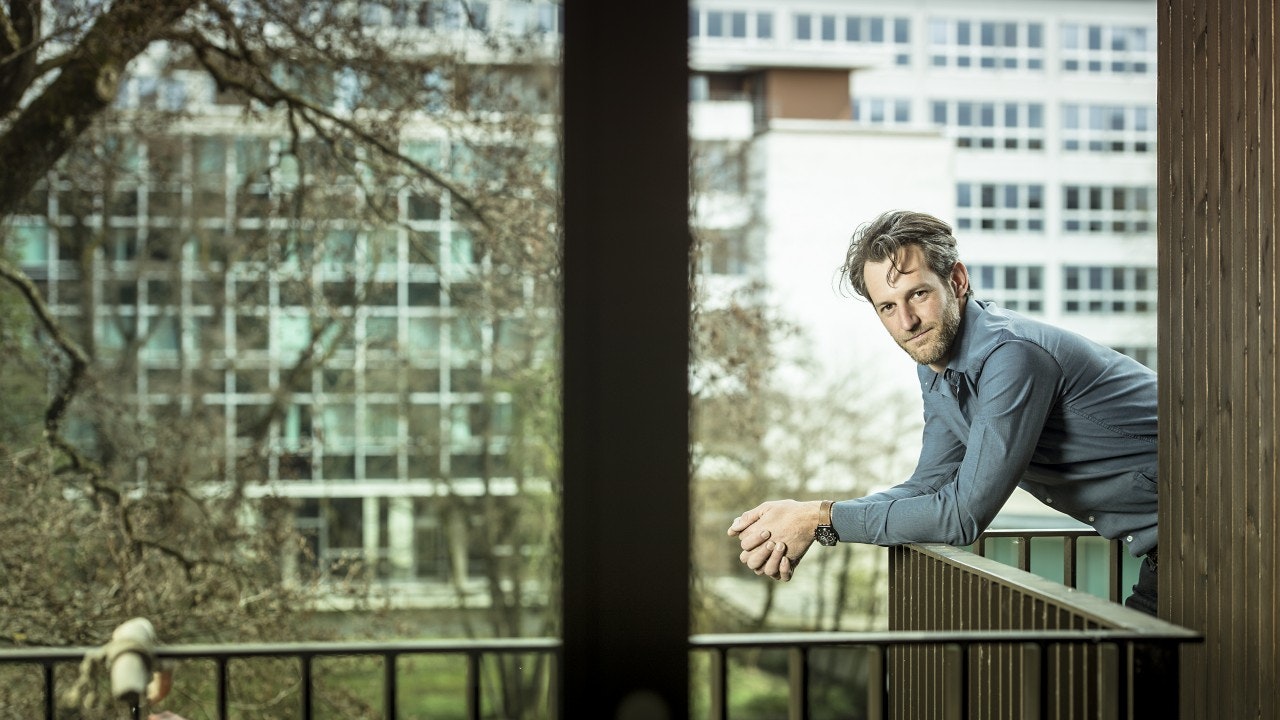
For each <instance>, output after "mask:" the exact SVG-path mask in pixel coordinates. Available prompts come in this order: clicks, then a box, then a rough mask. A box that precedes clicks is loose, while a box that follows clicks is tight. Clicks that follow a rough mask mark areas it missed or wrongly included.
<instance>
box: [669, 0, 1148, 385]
mask: <svg viewBox="0 0 1280 720" xmlns="http://www.w3.org/2000/svg"><path fill="white" fill-rule="evenodd" d="M1155 13H1156V8H1155V5H1154V4H1153V3H1150V2H1132V1H1127V0H1065V1H1062V2H1039V1H1037V2H1025V3H1005V2H995V1H990V0H988V1H984V0H914V1H911V2H903V3H894V4H891V5H886V4H884V3H873V2H859V1H858V0H830V1H824V0H818V1H814V2H794V3H783V4H777V3H763V2H746V1H743V2H732V1H729V0H701V1H700V2H696V3H694V4H693V7H692V9H691V10H690V14H689V36H690V57H691V65H692V72H693V76H692V79H691V98H692V108H693V109H692V112H693V124H692V128H693V130H692V132H693V134H694V138H695V141H696V142H697V143H698V144H700V145H702V146H706V147H710V148H713V149H714V148H727V147H736V148H739V149H740V152H739V154H740V155H741V156H742V157H744V158H745V159H744V160H743V162H744V163H745V164H744V170H743V171H742V173H743V175H744V177H745V176H749V177H750V182H746V183H743V185H742V192H741V193H740V194H739V200H740V204H739V205H738V206H737V214H736V215H735V214H734V213H732V212H727V211H724V210H723V209H721V210H720V211H719V212H711V211H708V212H705V213H703V217H702V218H700V221H701V222H702V223H703V224H704V225H706V226H709V227H712V228H713V229H715V231H716V232H715V236H716V238H717V241H718V242H720V243H723V244H726V245H727V246H732V247H733V249H731V250H728V249H726V250H722V251H720V254H721V256H722V257H724V258H741V260H738V261H736V262H720V263H719V264H716V263H714V262H712V263H708V264H707V267H706V269H707V270H708V271H709V272H711V273H713V274H719V275H722V276H734V275H738V276H742V275H748V274H752V273H756V274H757V275H758V276H759V277H762V278H764V279H766V280H767V281H768V283H769V285H770V286H771V287H772V288H773V292H774V296H773V298H774V300H775V301H776V302H777V303H778V305H779V306H780V307H782V308H785V309H786V311H787V312H789V313H790V314H792V315H793V316H794V317H795V318H797V319H799V320H800V321H801V322H802V323H803V324H804V325H805V326H806V327H808V328H810V329H811V333H812V334H811V336H810V338H809V342H810V343H811V348H812V351H813V354H814V355H816V356H817V357H819V358H821V359H824V360H826V361H827V366H828V368H832V369H833V371H837V372H838V371H839V369H840V368H842V367H843V368H847V367H849V366H861V367H865V366H866V363H868V362H874V361H876V360H877V359H878V358H880V357H882V356H883V355H885V354H886V353H887V354H889V355H893V354H894V353H895V352H896V350H894V348H893V345H892V344H891V343H890V342H888V339H887V338H883V337H882V335H883V331H880V330H878V324H877V323H875V321H874V320H873V319H872V317H871V314H870V313H869V312H863V311H862V310H863V308H862V307H861V306H859V305H858V304H857V303H855V302H854V301H851V300H850V299H848V298H844V297H840V295H839V293H838V292H836V291H835V290H834V287H835V283H834V280H835V278H834V277H833V271H834V269H835V268H836V267H837V266H838V264H839V263H840V261H841V260H842V259H843V252H844V249H845V246H846V245H847V239H848V237H849V236H850V235H851V233H852V232H853V230H854V229H855V228H856V227H857V226H858V225H859V224H860V223H862V222H865V221H867V220H869V219H871V218H872V217H874V216H875V215H876V214H878V213H879V212H881V211H883V210H887V209H893V208H912V209H919V210H923V211H926V212H930V213H932V214H935V215H937V216H939V217H941V218H943V219H945V220H947V221H948V222H950V223H951V225H952V226H953V227H954V229H955V234H956V236H957V238H958V239H959V241H960V247H961V256H962V259H963V260H964V261H965V263H966V264H967V265H968V267H969V270H970V275H971V278H972V281H973V284H974V288H975V291H976V294H977V296H978V297H980V298H983V299H987V300H993V301H995V302H997V303H999V304H1001V305H1003V306H1005V307H1008V308H1011V309H1014V310H1018V311H1021V312H1024V313H1028V314H1030V315H1033V316H1036V317H1040V318H1043V319H1045V320H1047V321H1049V322H1052V323H1055V324H1058V325H1061V326H1065V327H1068V328H1070V329H1073V330H1076V331H1079V332H1081V333H1083V334H1085V335H1086V336H1088V337H1091V338H1093V339H1094V340H1096V341H1098V342H1099V343H1102V344H1105V345H1109V346H1111V347H1114V348H1117V349H1119V350H1121V351H1122V352H1125V353H1127V354H1129V355H1131V356H1133V357H1135V358H1136V359H1138V360H1139V361H1141V362H1143V363H1145V364H1147V365H1149V366H1151V367H1154V365H1155V352H1156V348H1155V309H1156V308H1155V303H1156V287H1155V218H1156V215H1155V205H1156V202H1155V200H1156V199H1155V133H1156V127H1155V93H1156V83H1155V69H1156V45H1155ZM711 152H714V150H713V151H711ZM719 152H720V154H721V155H723V154H725V151H724V150H720V151H719ZM704 154H705V153H704ZM720 207H721V208H723V207H734V205H733V203H732V201H730V200H727V199H723V200H721V202H720ZM748 221H750V222H748ZM729 282H732V281H729ZM895 359H897V358H896V356H895ZM898 365H899V364H895V365H893V366H892V369H890V370H889V376H890V377H891V378H892V377H896V376H903V375H905V376H906V385H904V387H906V386H907V385H909V384H910V383H911V382H912V375H911V373H909V372H907V371H906V370H904V368H902V367H900V366H898Z"/></svg>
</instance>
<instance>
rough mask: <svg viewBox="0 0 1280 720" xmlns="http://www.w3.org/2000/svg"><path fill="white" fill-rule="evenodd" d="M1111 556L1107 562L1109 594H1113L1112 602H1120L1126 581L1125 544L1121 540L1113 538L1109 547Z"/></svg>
mask: <svg viewBox="0 0 1280 720" xmlns="http://www.w3.org/2000/svg"><path fill="white" fill-rule="evenodd" d="M1108 549H1109V550H1110V552H1109V553H1108V555H1110V558H1109V560H1108V562H1107V578H1108V581H1109V582H1108V585H1109V586H1110V588H1109V592H1108V594H1109V595H1110V596H1111V602H1114V603H1118V602H1120V595H1121V593H1122V592H1123V588H1121V586H1120V585H1121V583H1123V582H1124V545H1122V544H1120V541H1119V540H1112V541H1111V543H1110V545H1109V548H1108Z"/></svg>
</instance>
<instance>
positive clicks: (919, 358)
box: [898, 298, 960, 365]
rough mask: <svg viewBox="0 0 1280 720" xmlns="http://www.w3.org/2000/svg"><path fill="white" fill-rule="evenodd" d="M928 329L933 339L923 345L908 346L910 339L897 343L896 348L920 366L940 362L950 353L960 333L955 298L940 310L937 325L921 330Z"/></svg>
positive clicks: (958, 314)
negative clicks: (903, 351) (930, 330)
mask: <svg viewBox="0 0 1280 720" xmlns="http://www.w3.org/2000/svg"><path fill="white" fill-rule="evenodd" d="M929 329H932V330H933V337H932V338H931V339H930V340H929V341H928V342H926V343H925V344H924V345H919V346H915V347H911V346H908V345H907V343H908V342H910V338H908V339H907V340H906V341H903V340H899V341H898V347H900V348H902V349H903V350H905V351H906V353H907V354H908V355H910V356H911V359H912V360H915V361H916V362H917V363H920V364H921V365H933V364H934V363H937V362H941V361H942V360H943V359H944V358H946V357H947V356H948V355H949V354H950V353H951V344H952V343H953V342H955V339H956V335H957V334H958V333H959V332H960V303H959V302H958V301H957V300H956V299H955V298H951V299H950V300H949V301H948V302H947V304H946V305H945V306H944V307H943V308H942V317H941V318H940V319H939V320H938V324H937V325H934V326H932V328H923V329H922V330H929ZM917 334H918V333H917Z"/></svg>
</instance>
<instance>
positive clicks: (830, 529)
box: [813, 500, 840, 547]
mask: <svg viewBox="0 0 1280 720" xmlns="http://www.w3.org/2000/svg"><path fill="white" fill-rule="evenodd" d="M832 502H833V501H831V500H823V501H822V507H821V508H820V509H819V510H818V527H817V528H815V529H814V531H813V537H814V539H815V540H817V541H818V544H819V545H826V546H827V547H830V546H832V545H835V544H836V543H838V542H840V535H839V534H837V533H836V529H835V527H834V526H833V525H832V524H831V505H832Z"/></svg>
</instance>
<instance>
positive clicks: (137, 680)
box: [63, 618, 172, 717]
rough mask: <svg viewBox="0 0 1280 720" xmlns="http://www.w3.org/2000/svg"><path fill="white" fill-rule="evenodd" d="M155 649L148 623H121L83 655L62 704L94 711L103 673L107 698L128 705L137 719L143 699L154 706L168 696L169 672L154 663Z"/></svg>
mask: <svg viewBox="0 0 1280 720" xmlns="http://www.w3.org/2000/svg"><path fill="white" fill-rule="evenodd" d="M156 649H157V641H156V629H155V627H154V626H153V625H152V624H151V621H150V620H147V619H146V618H133V619H132V620H127V621H125V622H124V623H121V624H120V626H119V627H117V628H116V629H115V630H114V631H113V632H112V633H111V640H110V641H109V642H108V643H107V644H106V645H103V646H102V647H100V648H95V649H92V650H89V651H86V652H85V653H84V659H83V660H81V662H80V674H79V677H78V678H77V679H76V682H75V684H74V685H72V686H71V689H70V690H68V691H67V693H66V695H65V696H64V697H63V703H64V704H65V705H66V706H68V707H70V708H76V709H79V708H91V707H94V706H95V705H96V704H97V702H98V689H97V685H98V676H99V675H100V674H101V673H102V671H103V670H105V671H106V673H107V674H108V676H109V678H110V684H111V697H112V698H113V699H114V700H115V701H116V702H120V703H125V704H128V705H129V708H130V710H131V711H132V712H133V715H134V717H137V716H138V712H139V706H140V705H141V704H142V700H143V698H146V700H147V701H148V702H151V703H155V702H159V701H160V700H163V699H164V697H165V696H166V695H168V694H169V687H170V685H171V683H172V678H171V676H170V671H169V669H168V668H161V667H160V665H159V664H158V663H157V661H156V655H155V653H156Z"/></svg>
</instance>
